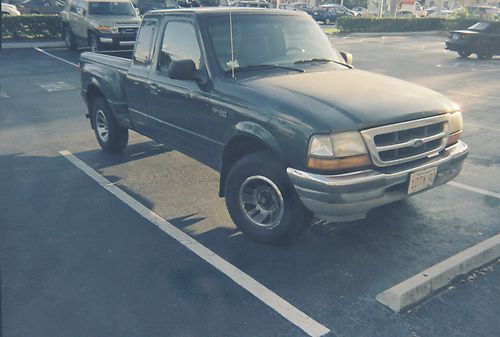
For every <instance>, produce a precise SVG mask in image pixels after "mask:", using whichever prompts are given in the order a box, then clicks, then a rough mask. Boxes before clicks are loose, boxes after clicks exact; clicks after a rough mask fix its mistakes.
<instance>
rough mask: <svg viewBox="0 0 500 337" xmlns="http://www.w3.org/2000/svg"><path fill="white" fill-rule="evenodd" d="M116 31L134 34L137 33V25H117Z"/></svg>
mask: <svg viewBox="0 0 500 337" xmlns="http://www.w3.org/2000/svg"><path fill="white" fill-rule="evenodd" d="M118 32H119V33H120V34H130V35H132V34H136V33H137V27H118Z"/></svg>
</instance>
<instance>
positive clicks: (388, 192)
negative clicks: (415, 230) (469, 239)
mask: <svg viewBox="0 0 500 337" xmlns="http://www.w3.org/2000/svg"><path fill="white" fill-rule="evenodd" d="M468 153H469V150H468V147H467V145H466V144H465V143H463V142H461V141H459V142H458V143H456V144H454V145H452V146H450V147H448V148H446V149H445V150H443V152H442V153H441V154H440V155H439V156H437V157H434V158H432V159H428V160H426V161H425V162H423V163H420V164H417V165H415V164H413V165H411V166H409V165H408V164H407V165H406V166H402V165H401V166H399V167H398V168H397V169H394V168H392V169H384V170H383V171H381V170H374V169H370V170H363V171H357V172H351V173H345V174H338V175H320V174H313V173H308V172H302V171H299V170H296V169H293V168H288V169H287V173H288V176H289V178H290V180H291V182H292V184H293V185H294V187H295V190H296V191H297V193H298V195H299V197H300V199H301V201H302V203H303V204H304V206H305V207H306V208H307V209H309V210H310V211H311V212H313V213H314V215H315V216H316V217H318V218H320V219H325V220H329V221H352V220H359V219H363V218H365V217H366V214H367V213H368V211H370V210H371V209H373V208H375V207H378V206H382V205H385V204H389V203H391V202H394V201H398V200H401V199H405V198H407V197H409V196H410V195H409V194H408V193H407V190H408V183H409V177H410V174H411V173H412V172H415V171H419V170H423V169H426V168H430V167H437V175H436V178H435V180H434V183H433V185H432V186H430V187H428V188H426V189H424V190H422V191H419V192H417V193H414V194H418V193H421V192H423V191H426V190H429V189H431V188H434V187H436V186H439V185H442V184H445V183H447V182H448V181H450V180H451V179H453V178H455V177H456V176H457V175H458V174H459V173H460V170H461V169H462V165H463V163H464V160H465V157H467V154H468ZM414 194H411V195H414Z"/></svg>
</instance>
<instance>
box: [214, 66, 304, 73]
mask: <svg viewBox="0 0 500 337" xmlns="http://www.w3.org/2000/svg"><path fill="white" fill-rule="evenodd" d="M267 69H285V70H292V71H297V72H299V73H303V72H304V71H305V70H304V69H301V68H295V67H287V66H281V65H279V64H255V65H248V66H244V67H235V68H234V72H235V73H238V72H242V71H252V70H267ZM231 72H232V69H229V70H226V71H225V72H224V73H225V74H230V73H231Z"/></svg>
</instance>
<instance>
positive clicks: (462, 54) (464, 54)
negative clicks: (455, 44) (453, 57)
mask: <svg viewBox="0 0 500 337" xmlns="http://www.w3.org/2000/svg"><path fill="white" fill-rule="evenodd" d="M457 53H458V55H460V57H463V58H466V57H469V56H470V55H471V54H472V52H470V51H468V50H459V51H457Z"/></svg>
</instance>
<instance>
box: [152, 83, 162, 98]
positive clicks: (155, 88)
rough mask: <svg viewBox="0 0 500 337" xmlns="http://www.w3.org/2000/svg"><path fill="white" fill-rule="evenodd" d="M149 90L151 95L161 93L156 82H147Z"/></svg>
mask: <svg viewBox="0 0 500 337" xmlns="http://www.w3.org/2000/svg"><path fill="white" fill-rule="evenodd" d="M149 91H150V92H151V93H152V94H153V95H158V94H159V93H161V89H160V86H159V85H158V84H155V83H151V84H149Z"/></svg>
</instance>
